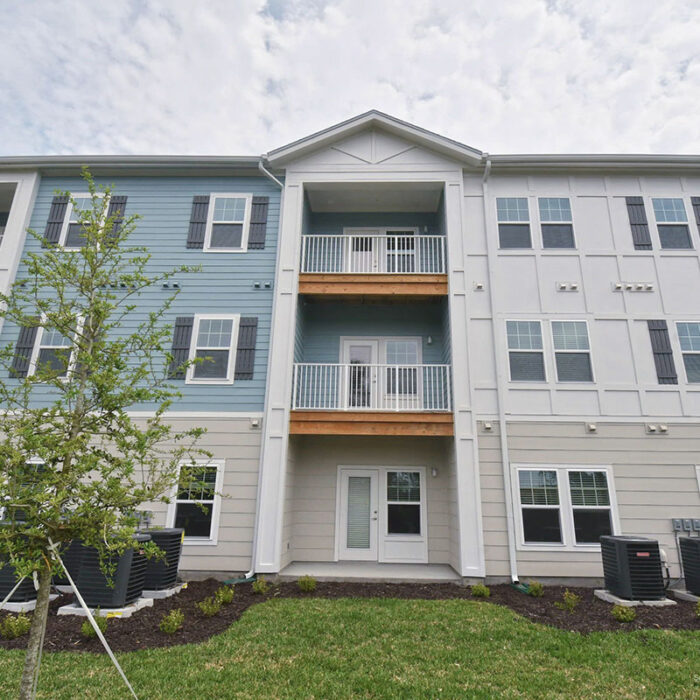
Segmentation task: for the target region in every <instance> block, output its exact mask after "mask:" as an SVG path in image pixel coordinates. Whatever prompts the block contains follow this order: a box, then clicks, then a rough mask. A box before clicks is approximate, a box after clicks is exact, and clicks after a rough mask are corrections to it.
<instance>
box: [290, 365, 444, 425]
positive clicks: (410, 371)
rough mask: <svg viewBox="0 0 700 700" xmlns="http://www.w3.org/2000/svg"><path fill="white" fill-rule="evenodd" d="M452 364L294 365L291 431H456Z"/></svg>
mask: <svg viewBox="0 0 700 700" xmlns="http://www.w3.org/2000/svg"><path fill="white" fill-rule="evenodd" d="M450 379H451V377H450V365H444V364H430V365H427V364H417V365H389V364H331V363H306V362H302V363H297V364H295V365H294V385H293V392H292V414H291V421H290V433H292V434H326V435H452V434H453V427H452V413H451V412H452V395H451V384H450Z"/></svg>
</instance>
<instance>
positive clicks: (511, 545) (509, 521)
mask: <svg viewBox="0 0 700 700" xmlns="http://www.w3.org/2000/svg"><path fill="white" fill-rule="evenodd" d="M484 157H485V158H486V165H485V167H484V176H483V178H482V180H481V187H482V193H483V205H484V226H485V227H486V245H487V252H488V284H489V294H490V300H491V332H492V335H493V349H494V355H495V360H496V362H495V364H496V400H497V404H498V428H499V433H500V435H499V438H500V445H501V467H502V473H503V491H504V497H505V506H506V532H507V535H508V563H509V565H510V578H511V581H512V582H513V583H518V561H517V553H516V549H515V522H514V519H513V490H512V482H511V478H510V454H509V450H508V428H507V426H506V407H505V395H506V390H507V387H506V382H505V377H504V374H503V368H504V363H503V361H502V358H503V357H505V354H504V353H505V348H504V347H503V343H502V333H501V328H500V318H497V317H496V311H495V310H496V309H497V308H498V306H497V304H496V302H495V300H494V298H495V296H496V293H497V290H496V285H495V279H496V270H495V266H496V257H497V252H496V247H495V241H496V239H495V238H494V236H493V235H492V232H491V231H489V228H490V226H489V221H490V220H491V214H492V212H490V211H489V207H488V205H487V203H486V200H487V198H488V191H489V185H488V179H489V175H490V174H491V159H490V158H489V155H488V153H485V154H484Z"/></svg>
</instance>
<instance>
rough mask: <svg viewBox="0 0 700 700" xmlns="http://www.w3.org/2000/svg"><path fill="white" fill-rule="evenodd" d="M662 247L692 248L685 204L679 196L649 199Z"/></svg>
mask: <svg viewBox="0 0 700 700" xmlns="http://www.w3.org/2000/svg"><path fill="white" fill-rule="evenodd" d="M651 201H652V204H653V205H654V216H655V217H656V226H657V228H658V230H659V240H660V242H661V247H662V248H671V249H674V248H675V249H682V248H692V247H693V244H692V243H691V240H690V230H689V229H688V217H687V215H686V213H685V204H684V203H683V200H682V199H680V198H671V197H662V198H654V199H652V200H651Z"/></svg>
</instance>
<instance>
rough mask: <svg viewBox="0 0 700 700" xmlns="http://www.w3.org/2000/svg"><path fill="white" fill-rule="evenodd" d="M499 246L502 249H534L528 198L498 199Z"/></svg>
mask: <svg viewBox="0 0 700 700" xmlns="http://www.w3.org/2000/svg"><path fill="white" fill-rule="evenodd" d="M496 212H497V214H498V245H499V247H501V248H532V241H531V240H530V212H529V209H528V205H527V197H497V198H496Z"/></svg>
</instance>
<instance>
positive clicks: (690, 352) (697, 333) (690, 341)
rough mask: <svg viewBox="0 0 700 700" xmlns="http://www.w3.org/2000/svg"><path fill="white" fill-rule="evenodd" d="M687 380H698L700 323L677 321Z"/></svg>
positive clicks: (692, 381) (699, 380)
mask: <svg viewBox="0 0 700 700" xmlns="http://www.w3.org/2000/svg"><path fill="white" fill-rule="evenodd" d="M676 328H677V329H678V339H679V340H680V343H681V352H682V353H683V364H684V365H685V374H686V377H687V379H688V382H690V383H692V384H695V383H698V382H700V323H677V324H676Z"/></svg>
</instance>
